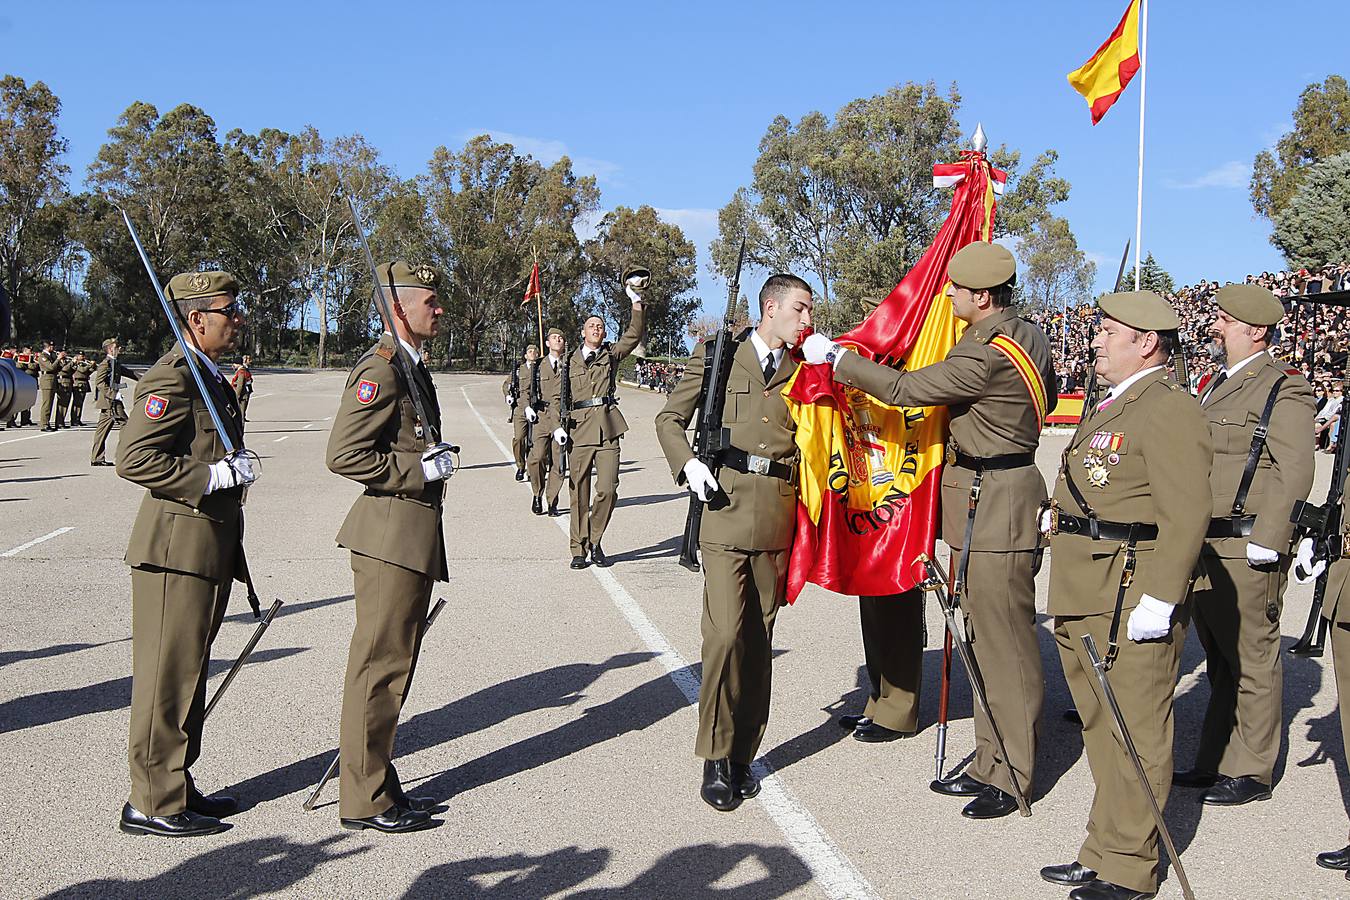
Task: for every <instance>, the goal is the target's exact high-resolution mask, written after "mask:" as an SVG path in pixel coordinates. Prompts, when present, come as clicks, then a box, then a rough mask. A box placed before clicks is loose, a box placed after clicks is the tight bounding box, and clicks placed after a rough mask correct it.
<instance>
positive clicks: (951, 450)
mask: <svg viewBox="0 0 1350 900" xmlns="http://www.w3.org/2000/svg"><path fill="white" fill-rule="evenodd" d="M945 458H946V460H947V465H949V466H954V465H956V446H955V445H954V444H948V445H947V453H946V457H945Z"/></svg>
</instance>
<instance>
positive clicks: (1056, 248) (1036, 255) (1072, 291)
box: [1017, 216, 1097, 309]
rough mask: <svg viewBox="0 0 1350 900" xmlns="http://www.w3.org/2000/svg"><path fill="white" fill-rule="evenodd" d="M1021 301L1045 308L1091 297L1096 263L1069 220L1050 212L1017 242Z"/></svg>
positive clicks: (1072, 303) (1062, 305)
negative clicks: (1076, 237)
mask: <svg viewBox="0 0 1350 900" xmlns="http://www.w3.org/2000/svg"><path fill="white" fill-rule="evenodd" d="M1017 253H1018V255H1019V256H1020V257H1022V266H1023V269H1022V274H1021V276H1020V277H1019V278H1018V287H1019V290H1020V292H1021V297H1022V302H1023V303H1025V304H1026V305H1028V306H1035V307H1040V308H1042V309H1060V308H1062V307H1064V306H1068V305H1076V304H1077V303H1079V302H1080V301H1082V300H1086V299H1088V298H1089V297H1090V295H1091V292H1092V282H1093V279H1095V278H1096V276H1097V264H1096V263H1094V262H1090V261H1089V260H1088V259H1087V257H1086V255H1084V253H1083V251H1082V250H1079V249H1078V241H1077V239H1075V238H1074V236H1073V230H1072V229H1070V228H1069V223H1068V221H1067V220H1065V219H1062V218H1059V217H1057V216H1047V217H1046V218H1045V219H1043V220H1042V221H1041V223H1040V225H1038V226H1037V227H1036V228H1035V229H1034V230H1033V231H1032V232H1031V234H1029V235H1028V236H1026V237H1024V238H1023V239H1022V241H1021V242H1020V243H1019V244H1018V247H1017Z"/></svg>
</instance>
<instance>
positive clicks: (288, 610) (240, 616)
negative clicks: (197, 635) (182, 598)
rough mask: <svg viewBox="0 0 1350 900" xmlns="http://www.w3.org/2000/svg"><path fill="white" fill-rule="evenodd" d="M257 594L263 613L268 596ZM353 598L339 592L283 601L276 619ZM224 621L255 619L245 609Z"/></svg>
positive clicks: (266, 605)
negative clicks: (296, 601) (316, 598)
mask: <svg viewBox="0 0 1350 900" xmlns="http://www.w3.org/2000/svg"><path fill="white" fill-rule="evenodd" d="M258 596H259V599H260V600H262V606H263V610H264V614H265V613H266V609H267V607H268V605H269V604H268V602H267V599H268V598H267V597H265V596H263V595H262V594H259V595H258ZM354 598H355V595H354V594H340V595H338V596H336V597H325V598H324V599H322V600H306V601H305V602H304V603H283V604H282V606H281V609H279V610H277V619H283V618H285V617H286V616H293V615H295V614H296V613H302V612H309V611H310V610H311V609H320V608H322V607H325V606H332V605H333V604H334V603H345V602H346V601H348V600H352V599H354ZM225 621H226V622H245V623H248V624H252V623H254V622H256V621H257V620H256V619H254V618H253V613H252V612H251V611H246V612H240V613H235V614H234V615H232V616H226V617H225ZM273 621H276V619H273Z"/></svg>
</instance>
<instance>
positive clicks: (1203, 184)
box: [1165, 160, 1252, 191]
mask: <svg viewBox="0 0 1350 900" xmlns="http://www.w3.org/2000/svg"><path fill="white" fill-rule="evenodd" d="M1251 176H1252V167H1251V164H1250V163H1244V162H1238V161H1237V160H1231V161H1229V162H1226V163H1224V164H1223V165H1220V166H1216V167H1214V168H1213V169H1210V170H1209V171H1208V172H1205V173H1204V174H1203V175H1201V176H1199V177H1198V178H1193V179H1191V180H1190V181H1177V180H1175V179H1171V178H1169V179H1167V181H1166V182H1165V184H1166V185H1167V186H1168V187H1169V188H1172V189H1174V190H1183V191H1186V190H1194V189H1196V188H1244V187H1246V186H1247V183H1248V182H1249V181H1250V180H1251Z"/></svg>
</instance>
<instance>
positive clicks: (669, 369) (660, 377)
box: [633, 359, 684, 394]
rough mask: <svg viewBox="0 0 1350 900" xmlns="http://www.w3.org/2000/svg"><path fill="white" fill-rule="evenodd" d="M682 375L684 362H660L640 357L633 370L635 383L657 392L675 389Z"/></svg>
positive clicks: (665, 392)
mask: <svg viewBox="0 0 1350 900" xmlns="http://www.w3.org/2000/svg"><path fill="white" fill-rule="evenodd" d="M683 375H684V363H673V362H661V361H659V360H655V359H640V360H638V363H637V367H636V369H635V371H634V376H633V377H634V379H635V380H636V381H637V383H638V384H639V385H640V386H642V387H645V388H647V389H649V390H653V391H656V392H657V393H659V394H669V393H670V392H671V391H673V390H675V385H676V384H678V383H679V381H680V378H681V376H683Z"/></svg>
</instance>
